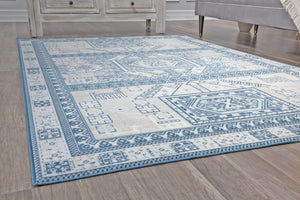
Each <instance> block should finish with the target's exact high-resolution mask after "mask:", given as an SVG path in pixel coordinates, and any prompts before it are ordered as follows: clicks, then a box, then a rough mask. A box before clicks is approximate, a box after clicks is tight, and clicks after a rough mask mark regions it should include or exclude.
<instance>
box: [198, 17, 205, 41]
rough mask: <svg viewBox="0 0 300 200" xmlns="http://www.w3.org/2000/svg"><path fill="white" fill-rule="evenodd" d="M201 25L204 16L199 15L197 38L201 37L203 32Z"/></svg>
mask: <svg viewBox="0 0 300 200" xmlns="http://www.w3.org/2000/svg"><path fill="white" fill-rule="evenodd" d="M203 25H204V16H201V15H200V16H199V38H202V34H203Z"/></svg>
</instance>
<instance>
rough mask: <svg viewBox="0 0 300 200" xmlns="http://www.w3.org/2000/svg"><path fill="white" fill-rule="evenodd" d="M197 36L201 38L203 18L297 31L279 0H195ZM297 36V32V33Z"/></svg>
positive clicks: (255, 28) (255, 29) (256, 27)
mask: <svg viewBox="0 0 300 200" xmlns="http://www.w3.org/2000/svg"><path fill="white" fill-rule="evenodd" d="M195 14H196V15H199V36H200V37H202V33H203V24H204V16H208V17H214V18H219V19H225V20H231V21H238V22H244V23H249V24H254V25H255V26H254V33H255V34H256V33H257V29H258V25H264V26H271V27H276V28H282V29H290V30H297V28H296V26H295V24H294V22H293V21H292V19H291V18H290V16H289V14H288V13H287V12H286V11H285V9H284V8H283V6H282V4H281V3H280V0H196V6H195ZM297 34H299V33H298V31H297Z"/></svg>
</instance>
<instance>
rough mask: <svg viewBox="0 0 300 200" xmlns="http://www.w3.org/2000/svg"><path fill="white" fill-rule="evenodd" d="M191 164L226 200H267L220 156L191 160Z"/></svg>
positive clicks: (243, 175)
mask: <svg viewBox="0 0 300 200" xmlns="http://www.w3.org/2000/svg"><path fill="white" fill-rule="evenodd" d="M191 162H192V164H193V165H194V166H195V167H196V168H197V169H198V170H199V171H200V172H201V173H202V174H203V175H204V176H205V177H206V178H207V180H208V181H209V182H210V183H211V184H212V185H213V186H214V187H215V188H216V189H217V190H219V191H220V193H221V194H222V195H223V196H224V197H225V198H226V199H228V200H229V199H230V200H235V199H237V200H240V199H243V200H247V199H249V200H253V199H269V196H268V195H266V194H265V192H264V190H263V189H262V188H261V187H259V186H257V184H256V183H255V182H253V181H252V180H250V179H249V178H248V177H247V176H246V175H245V174H244V171H243V170H239V169H237V168H235V167H234V166H233V165H232V164H231V163H229V162H228V161H227V160H226V159H225V158H224V156H222V155H221V156H213V157H207V158H201V159H193V160H192V161H191Z"/></svg>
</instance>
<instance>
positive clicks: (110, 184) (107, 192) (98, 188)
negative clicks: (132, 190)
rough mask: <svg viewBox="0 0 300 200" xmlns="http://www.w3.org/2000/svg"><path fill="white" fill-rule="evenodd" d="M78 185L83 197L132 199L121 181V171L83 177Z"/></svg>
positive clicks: (108, 199)
mask: <svg viewBox="0 0 300 200" xmlns="http://www.w3.org/2000/svg"><path fill="white" fill-rule="evenodd" d="M78 186H79V191H80V194H81V196H82V197H83V199H95V200H97V199H106V200H110V199H111V200H126V199H130V198H129V196H128V194H127V191H126V190H125V188H124V186H123V184H122V183H121V179H120V174H119V173H112V174H106V175H100V176H95V177H90V178H85V179H81V180H80V181H79V183H78Z"/></svg>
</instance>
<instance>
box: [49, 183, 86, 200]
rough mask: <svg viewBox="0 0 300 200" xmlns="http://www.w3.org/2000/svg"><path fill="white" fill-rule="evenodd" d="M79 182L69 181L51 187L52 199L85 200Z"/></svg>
mask: <svg viewBox="0 0 300 200" xmlns="http://www.w3.org/2000/svg"><path fill="white" fill-rule="evenodd" d="M78 182H80V180H79V181H69V182H64V183H57V184H53V185H51V188H52V199H72V200H81V199H82V200H85V198H82V196H81V194H80V187H79V186H78Z"/></svg>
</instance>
